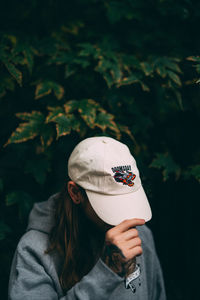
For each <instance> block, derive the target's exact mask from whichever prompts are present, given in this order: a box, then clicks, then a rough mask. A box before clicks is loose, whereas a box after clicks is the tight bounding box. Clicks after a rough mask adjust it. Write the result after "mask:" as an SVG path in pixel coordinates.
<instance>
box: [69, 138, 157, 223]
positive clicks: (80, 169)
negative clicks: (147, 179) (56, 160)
mask: <svg viewBox="0 0 200 300" xmlns="http://www.w3.org/2000/svg"><path fill="white" fill-rule="evenodd" d="M68 175H69V177H70V178H71V180H72V181H74V182H75V183H77V184H78V185H80V186H81V187H82V188H84V189H85V191H86V194H87V196H88V199H89V201H90V204H91V206H92V207H93V209H94V211H95V212H96V214H97V215H98V216H99V217H100V218H101V219H102V220H103V221H104V222H106V223H108V224H110V225H118V224H119V223H120V222H122V221H123V220H125V219H131V218H141V219H145V221H146V222H147V221H149V220H150V219H151V218H152V212H151V207H150V205H149V202H148V199H147V196H146V194H145V191H144V189H143V187H142V183H141V180H140V175H139V170H138V168H137V165H136V161H135V159H134V157H133V156H132V155H131V153H130V150H129V148H128V147H127V146H126V145H125V144H123V143H121V142H119V141H118V140H115V139H113V138H110V137H107V136H96V137H90V138H86V139H84V140H82V141H81V142H80V143H79V144H78V145H76V147H75V148H74V150H73V151H72V153H71V155H70V157H69V160H68Z"/></svg>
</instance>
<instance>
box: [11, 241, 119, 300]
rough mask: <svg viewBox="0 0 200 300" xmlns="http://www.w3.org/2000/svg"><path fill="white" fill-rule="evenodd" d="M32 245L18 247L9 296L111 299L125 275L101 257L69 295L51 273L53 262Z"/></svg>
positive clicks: (19, 298)
mask: <svg viewBox="0 0 200 300" xmlns="http://www.w3.org/2000/svg"><path fill="white" fill-rule="evenodd" d="M43 259H44V258H42V257H41V255H37V251H35V249H33V248H32V247H23V248H22V247H19V246H18V247H17V249H16V251H15V254H14V257H13V261H12V265H11V271H10V278H9V286H8V300H22V299H31V300H36V299H41V300H58V299H60V300H74V299H76V300H79V299H81V300H82V299H84V300H89V299H91V300H93V299H95V300H98V299H99V300H100V299H101V300H104V299H105V300H107V299H108V298H109V296H110V295H111V293H112V292H113V291H114V289H115V288H116V287H117V285H118V284H119V283H120V282H122V281H123V278H121V277H120V276H118V275H117V274H116V273H114V272H113V271H112V270H111V269H110V268H109V267H108V266H107V265H106V264H104V262H103V261H102V260H101V258H99V259H98V261H97V262H96V264H95V265H94V267H93V268H92V269H91V270H90V272H89V273H88V274H86V275H85V276H84V277H83V278H82V279H81V280H80V281H79V282H78V283H76V284H75V285H74V286H73V287H72V288H71V289H70V290H69V291H68V292H67V293H66V295H64V296H62V297H59V296H58V293H57V291H56V289H55V284H54V281H53V279H52V276H51V271H49V270H51V268H50V263H49V262H45V261H43Z"/></svg>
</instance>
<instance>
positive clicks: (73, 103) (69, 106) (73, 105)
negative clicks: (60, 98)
mask: <svg viewBox="0 0 200 300" xmlns="http://www.w3.org/2000/svg"><path fill="white" fill-rule="evenodd" d="M78 107H79V101H77V100H69V101H67V102H66V103H65V104H64V109H65V112H66V113H67V114H68V113H72V112H74V111H75V110H77V109H78Z"/></svg>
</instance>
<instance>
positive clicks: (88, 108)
mask: <svg viewBox="0 0 200 300" xmlns="http://www.w3.org/2000/svg"><path fill="white" fill-rule="evenodd" d="M99 107H100V106H99V104H98V103H97V102H95V101H94V100H93V99H84V100H82V101H80V102H79V108H78V112H79V113H80V115H81V117H82V118H83V120H84V121H85V123H86V124H87V125H88V127H90V128H94V127H95V119H96V110H97V108H99Z"/></svg>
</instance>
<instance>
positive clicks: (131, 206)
mask: <svg viewBox="0 0 200 300" xmlns="http://www.w3.org/2000/svg"><path fill="white" fill-rule="evenodd" d="M86 194H87V196H88V199H89V201H90V204H91V206H92V207H93V209H94V211H95V212H96V214H97V215H98V216H99V217H100V218H101V219H102V220H103V221H104V222H106V223H108V224H110V225H118V224H119V223H121V222H122V221H123V220H125V219H132V218H140V219H145V221H146V222H147V221H149V220H150V219H151V218H152V211H151V207H150V205H149V202H148V199H147V196H146V194H145V191H144V189H143V187H142V185H141V186H140V188H139V189H138V190H137V191H135V192H133V193H127V194H122V195H104V194H99V193H95V192H93V191H89V190H86Z"/></svg>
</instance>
